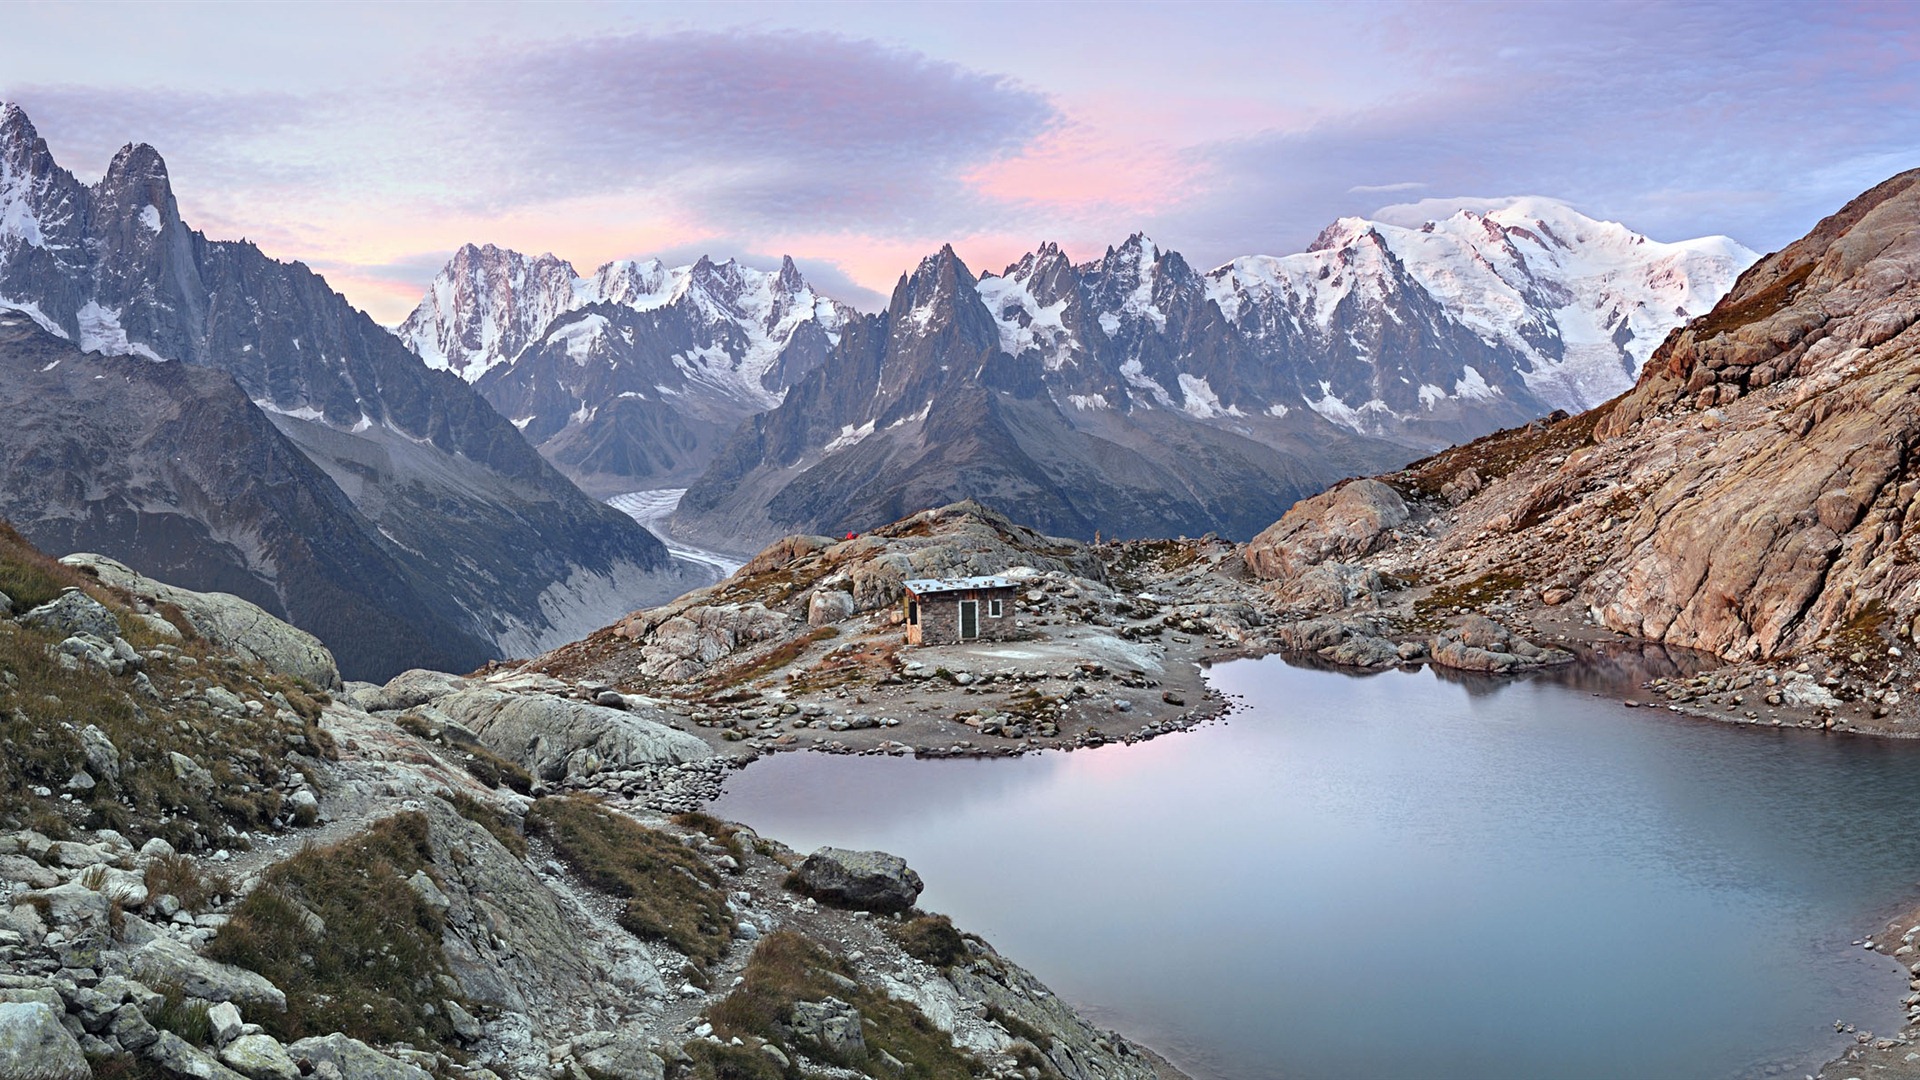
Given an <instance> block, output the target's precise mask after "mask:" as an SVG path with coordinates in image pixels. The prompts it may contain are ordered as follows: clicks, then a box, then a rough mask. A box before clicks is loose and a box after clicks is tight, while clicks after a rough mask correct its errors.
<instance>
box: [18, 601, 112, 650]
mask: <svg viewBox="0 0 1920 1080" xmlns="http://www.w3.org/2000/svg"><path fill="white" fill-rule="evenodd" d="M20 622H21V623H22V624H23V625H26V626H31V627H33V628H34V629H36V630H51V631H53V632H54V633H57V634H63V635H68V636H72V635H76V634H92V635H93V636H94V637H96V638H99V639H100V640H101V641H112V640H113V639H114V638H116V637H119V636H120V620H119V619H118V618H116V617H115V616H114V614H113V612H112V611H110V610H108V608H107V606H106V605H105V604H102V603H101V602H100V601H98V600H95V599H94V598H93V597H91V596H88V595H87V594H86V593H84V592H81V591H80V590H79V589H67V590H66V591H64V592H62V593H61V594H60V595H59V596H56V597H54V598H53V599H51V600H49V601H47V602H46V603H44V604H41V605H40V606H39V607H37V608H34V609H33V610H32V611H29V612H27V613H26V614H25V615H22V616H20Z"/></svg>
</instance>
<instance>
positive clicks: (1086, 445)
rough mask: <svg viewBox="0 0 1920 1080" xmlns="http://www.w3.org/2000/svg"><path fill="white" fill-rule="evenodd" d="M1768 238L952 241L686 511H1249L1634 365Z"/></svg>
mask: <svg viewBox="0 0 1920 1080" xmlns="http://www.w3.org/2000/svg"><path fill="white" fill-rule="evenodd" d="M1753 257H1754V256H1753V253H1752V252H1750V251H1748V250H1747V249H1745V248H1743V247H1741V246H1740V245H1738V244H1736V243H1734V242H1733V241H1731V240H1728V239H1726V238H1724V237H1711V238H1707V239H1703V240H1695V241H1688V242H1685V243H1680V244H1659V243H1655V242H1654V241H1651V240H1648V239H1646V238H1645V237H1643V236H1639V235H1638V234H1635V233H1633V232H1631V231H1630V230H1628V229H1626V228H1625V227H1623V226H1620V225H1616V224H1612V223H1608V222H1600V221H1595V220H1592V219H1590V218H1587V217H1585V216H1583V215H1580V214H1578V213H1577V212H1575V211H1573V210H1571V209H1570V208H1568V207H1566V206H1565V205H1564V204H1560V203H1556V202H1553V201H1551V200H1545V199H1524V200H1515V201H1513V202H1511V203H1510V204H1508V205H1505V206H1503V207H1501V208H1499V209H1497V210H1494V211H1492V212H1485V213H1464V212H1463V213H1460V214H1456V215H1454V216H1452V217H1449V218H1448V219H1446V220H1445V221H1439V222H1430V223H1427V224H1425V225H1422V226H1421V227H1419V228H1401V227H1396V226H1392V225H1385V224H1380V223H1376V222H1367V221H1361V220H1358V219H1345V220H1342V221H1339V222H1336V223H1335V224H1334V225H1332V226H1331V227H1329V228H1328V229H1327V230H1326V231H1325V232H1324V233H1323V234H1322V235H1321V237H1320V239H1319V241H1318V242H1317V243H1315V244H1314V246H1313V248H1312V249H1311V250H1309V251H1306V252H1303V253H1301V254H1298V255H1291V256H1285V257H1280V258H1273V257H1266V256H1250V257H1246V258H1241V259H1236V260H1234V261H1233V262H1231V263H1229V264H1227V265H1226V266H1223V267H1220V268H1219V269H1216V270H1214V271H1212V272H1209V273H1201V272H1199V271H1197V270H1195V269H1194V268H1193V267H1192V266H1190V265H1189V264H1188V263H1187V262H1186V260H1185V259H1183V258H1182V257H1181V256H1180V255H1179V253H1177V252H1173V251H1168V250H1166V249H1164V248H1161V247H1160V246H1159V245H1157V244H1155V243H1154V242H1153V241H1152V240H1150V239H1148V238H1146V237H1145V236H1141V235H1135V236H1132V237H1130V238H1128V239H1127V241H1126V242H1125V243H1123V244H1121V245H1119V246H1118V247H1112V248H1108V249H1107V251H1106V252H1105V253H1104V254H1103V255H1102V256H1101V257H1100V258H1098V259H1094V260H1090V261H1088V262H1084V263H1080V264H1075V263H1073V262H1072V261H1071V260H1070V259H1069V258H1068V257H1067V256H1066V255H1065V253H1063V252H1062V251H1061V250H1060V249H1059V247H1058V246H1056V245H1052V244H1047V245H1042V246H1041V247H1040V248H1039V249H1038V250H1037V251H1034V252H1032V253H1030V254H1028V255H1026V256H1024V257H1022V258H1021V259H1020V260H1019V261H1017V262H1015V263H1014V264H1013V265H1011V266H1009V267H1007V269H1006V271H1005V272H1004V273H1002V274H999V275H992V274H988V275H985V276H983V277H981V278H979V279H977V280H976V279H975V278H973V276H972V275H971V274H970V273H969V272H968V271H967V269H966V267H965V266H964V265H963V264H962V263H960V261H959V260H958V259H957V258H956V257H955V256H954V255H953V252H952V250H951V249H945V250H943V251H942V252H941V253H939V254H937V255H934V256H929V257H928V259H926V260H924V261H922V263H921V264H920V266H919V267H918V268H917V269H916V270H915V271H914V272H913V273H911V274H909V275H906V276H905V277H903V278H902V279H901V281H900V284H899V286H898V287H897V288H896V290H895V292H894V296H893V301H892V304H891V305H890V306H889V308H888V310H887V311H886V312H884V313H882V314H880V315H877V316H873V317H871V319H870V320H869V321H866V322H859V323H855V324H852V325H849V327H848V329H847V331H846V334H845V337H844V338H843V340H842V342H841V343H840V345H839V347H838V348H836V349H835V350H834V352H833V353H832V355H831V356H830V357H829V358H828V359H827V361H826V362H825V363H823V364H822V365H821V367H820V368H818V369H817V370H816V371H815V373H814V375H813V376H811V377H809V378H808V379H806V380H803V381H802V382H801V383H800V384H798V385H796V386H795V388H794V390H793V392H792V393H791V394H790V395H789V396H788V397H787V399H786V400H785V401H784V402H783V403H782V404H781V405H780V407H778V408H776V409H774V410H772V411H770V412H768V413H766V414H765V415H763V416H759V417H756V418H755V419H754V420H753V421H752V422H751V423H750V424H748V425H746V426H743V427H742V428H741V429H740V431H739V433H738V434H737V435H736V436H735V437H734V438H733V439H732V440H731V441H730V442H729V443H728V445H727V446H726V448H725V449H724V450H722V451H721V452H720V454H719V457H718V459H716V461H715V463H714V465H713V466H712V467H711V468H710V469H709V470H708V471H707V473H706V474H705V475H703V476H702V477H701V478H700V479H699V480H698V481H697V482H695V483H693V484H692V485H691V487H690V488H689V490H688V492H687V495H686V498H685V500H684V501H683V503H682V504H681V509H680V511H679V512H678V513H677V514H676V515H675V517H674V519H673V520H674V523H675V527H676V529H677V530H680V531H682V532H683V533H684V534H685V535H689V536H698V537H701V538H703V539H705V540H706V541H707V542H709V543H712V544H715V545H718V546H726V544H727V543H728V541H729V540H730V539H731V540H733V541H734V542H735V543H736V544H738V542H739V540H740V539H741V538H745V537H764V536H770V535H773V534H776V533H778V532H781V531H792V530H795V529H809V530H813V531H827V532H838V531H840V530H842V529H860V528H865V527H867V526H869V525H871V524H873V523H875V522H878V521H885V520H892V519H893V518H897V517H899V516H901V515H903V514H907V513H911V512H913V510H915V509H917V508H919V507H920V506H922V505H933V504H934V503H935V502H937V501H940V500H945V499H948V498H960V497H964V496H973V497H976V498H980V499H982V500H983V501H986V502H988V503H990V504H996V505H1000V506H1001V508H1002V509H1004V510H1006V511H1007V512H1008V513H1011V514H1013V515H1014V516H1016V517H1019V518H1021V519H1022V520H1027V521H1032V522H1034V523H1036V524H1038V525H1039V526H1040V527H1042V528H1044V529H1049V530H1052V531H1055V532H1059V533H1064V534H1071V535H1091V534H1092V533H1093V532H1094V531H1095V530H1096V529H1099V530H1102V531H1104V532H1106V534H1107V535H1125V534H1126V533H1128V532H1136V533H1146V532H1155V531H1160V532H1172V531H1185V532H1190V533H1198V532H1204V531H1208V530H1214V531H1219V532H1221V533H1224V534H1228V535H1237V534H1239V533H1242V532H1245V531H1246V530H1245V524H1246V521H1247V520H1251V519H1254V518H1257V517H1259V516H1263V515H1266V514H1268V512H1269V509H1270V508H1271V506H1277V507H1278V508H1279V509H1281V510H1284V509H1285V507H1286V505H1287V504H1288V503H1290V502H1291V501H1292V500H1293V499H1294V498H1295V497H1296V496H1297V495H1299V494H1304V493H1308V492H1310V491H1312V490H1317V489H1318V486H1320V485H1324V484H1325V483H1328V482H1330V481H1332V480H1335V479H1338V478H1340V477H1341V476H1344V475H1350V474H1351V472H1352V471H1354V470H1355V467H1356V466H1357V464H1358V463H1359V462H1361V461H1367V460H1384V461H1393V462H1395V463H1396V464H1398V463H1401V462H1404V461H1405V460H1407V459H1409V458H1412V457H1415V456H1418V454H1419V452H1421V451H1425V450H1429V449H1432V448H1435V447H1438V446H1441V445H1445V444H1447V443H1452V442H1457V441H1463V440H1466V439H1471V438H1474V437H1477V436H1480V435H1483V434H1486V433H1487V432H1490V431H1493V430H1496V429H1498V428H1501V427H1506V426H1511V425H1514V424H1519V423H1524V422H1526V421H1528V420H1531V419H1533V418H1535V417H1538V416H1541V415H1543V414H1545V413H1548V412H1550V411H1551V410H1553V409H1554V408H1569V409H1580V408H1585V407H1588V406H1590V405H1592V404H1597V403H1598V402H1599V401H1601V400H1604V399H1605V398H1607V397H1610V396H1612V395H1613V394H1616V393H1618V392H1620V391H1622V390H1624V389H1626V388H1627V387H1628V386H1630V385H1632V382H1633V378H1634V376H1635V375H1637V373H1638V372H1639V369H1640V366H1641V365H1642V364H1643V363H1645V361H1646V358H1647V357H1648V356H1649V355H1650V354H1651V352H1652V350H1653V348H1654V347H1655V346H1657V345H1658V344H1659V342H1660V340H1661V339H1662V338H1663V337H1664V336H1665V335H1666V333H1667V332H1668V331H1669V330H1670V329H1672V328H1673V327H1675V326H1678V325H1679V324H1681V323H1682V322H1684V321H1686V319H1687V318H1689V317H1690V316H1692V315H1694V314H1698V313H1701V312H1704V311H1705V310H1706V309H1707V308H1708V307H1710V306H1711V305H1712V304H1713V303H1714V302H1715V301H1716V300H1718V299H1719V297H1720V296H1721V295H1723V294H1724V293H1725V292H1726V290H1727V289H1728V288H1729V287H1730V286H1731V285H1732V283H1733V281H1734V279H1735V278H1736V277H1737V276H1738V274H1739V272H1740V271H1741V270H1742V269H1744V268H1745V267H1746V266H1747V265H1748V264H1749V263H1751V261H1752V260H1753ZM936 496H937V498H936Z"/></svg>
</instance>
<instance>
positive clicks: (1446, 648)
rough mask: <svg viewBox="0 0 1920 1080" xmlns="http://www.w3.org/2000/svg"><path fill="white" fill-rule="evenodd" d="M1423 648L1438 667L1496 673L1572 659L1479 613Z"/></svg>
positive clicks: (1468, 617)
mask: <svg viewBox="0 0 1920 1080" xmlns="http://www.w3.org/2000/svg"><path fill="white" fill-rule="evenodd" d="M1427 648H1428V651H1429V653H1430V654H1431V655H1430V658H1431V659H1432V661H1433V662H1434V663H1435V664H1438V665H1439V666H1441V667H1449V668H1454V669H1456V670H1459V671H1484V672H1490V673H1492V674H1496V675H1504V674H1507V673H1508V672H1512V671H1520V670H1524V669H1526V668H1536V667H1546V666H1549V665H1552V664H1567V663H1571V662H1572V661H1573V654H1572V653H1569V652H1565V651H1563V650H1561V649H1543V648H1541V647H1540V646H1538V645H1535V644H1534V643H1533V642H1531V641H1528V640H1527V639H1525V638H1523V637H1520V636H1519V635H1517V634H1515V633H1513V632H1512V631H1510V630H1508V629H1507V628H1506V627H1503V626H1501V625H1500V624H1499V623H1496V622H1494V621H1493V620H1492V619H1488V618H1486V617H1484V616H1480V615H1468V616H1466V617H1465V618H1463V619H1461V620H1460V622H1459V624H1458V625H1456V626H1451V627H1448V628H1447V629H1445V630H1442V631H1441V632H1440V633H1438V634H1436V635H1435V636H1434V638H1433V641H1432V642H1431V643H1430V644H1429V645H1428V646H1427Z"/></svg>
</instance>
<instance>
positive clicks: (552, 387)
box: [398, 244, 854, 494]
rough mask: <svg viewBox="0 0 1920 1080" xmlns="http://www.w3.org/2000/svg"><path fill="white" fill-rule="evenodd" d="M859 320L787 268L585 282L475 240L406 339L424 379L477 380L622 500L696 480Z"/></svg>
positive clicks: (620, 268) (567, 270)
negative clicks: (439, 371)
mask: <svg viewBox="0 0 1920 1080" xmlns="http://www.w3.org/2000/svg"><path fill="white" fill-rule="evenodd" d="M853 314H854V313H853V312H852V311H851V310H850V309H848V308H845V307H843V306H841V305H840V304H838V303H836V302H834V301H832V300H829V299H827V298H826V297H824V296H821V295H820V294H819V293H818V292H817V291H816V290H815V289H814V288H813V286H811V285H810V284H808V283H807V281H806V279H805V278H804V277H803V276H802V275H801V274H800V271H799V269H798V268H797V267H795V266H794V264H793V260H791V259H784V260H782V262H781V265H780V267H779V269H778V270H774V271H761V270H757V269H754V268H752V267H748V266H743V265H741V264H740V263H738V262H735V261H734V260H731V259H729V260H727V261H726V262H723V263H715V262H713V261H712V260H710V259H707V258H704V257H703V258H701V259H699V260H698V261H696V262H694V263H692V264H690V265H687V266H678V267H667V266H665V265H664V264H662V263H661V262H660V261H658V260H648V261H645V262H636V261H631V260H622V261H616V262H611V263H608V264H606V265H605V266H602V267H600V269H599V270H597V271H596V272H595V273H594V274H593V275H592V276H591V277H581V276H579V275H578V274H577V273H575V271H574V269H573V267H572V266H571V265H570V264H568V263H566V262H564V261H562V260H559V259H556V258H554V257H553V256H552V255H542V256H540V257H538V258H532V259H530V258H528V257H526V256H524V255H521V254H520V253H518V252H514V251H505V250H502V249H499V248H496V247H493V246H492V245H488V246H486V247H474V246H473V245H471V244H469V245H467V246H465V247H463V248H461V249H460V250H459V251H458V252H456V253H455V254H454V257H453V259H452V260H451V261H450V262H449V263H448V264H447V266H446V268H445V269H443V270H442V271H441V272H440V274H439V275H438V276H437V277H436V278H435V279H434V282H433V285H432V286H431V287H430V289H429V291H428V293H427V295H426V297H425V298H424V299H422V300H421V302H420V306H419V307H418V308H416V309H415V310H414V312H413V314H412V315H410V316H409V317H408V318H407V321H406V322H405V323H404V324H402V325H401V327H400V328H399V330H398V333H399V335H400V337H401V339H402V340H403V341H405V342H407V343H408V345H409V346H410V347H411V348H412V349H413V350H414V351H415V352H417V353H418V354H419V355H420V357H421V358H422V359H423V360H425V361H426V363H427V365H428V366H429V367H438V368H447V369H450V370H453V371H456V372H458V373H459V374H460V375H461V376H462V377H464V378H466V379H468V380H469V381H471V382H473V383H474V385H475V389H477V390H478V391H479V392H480V393H481V395H482V396H484V397H485V398H486V399H487V400H488V401H489V402H491V403H492V404H493V405H494V407H495V408H497V409H499V410H500V412H501V413H502V414H503V415H505V416H508V417H510V418H511V419H512V420H513V423H514V425H515V426H516V427H518V428H520V430H521V433H522V434H524V435H525V436H526V437H527V439H528V440H529V441H530V442H532V443H533V444H534V445H535V446H536V447H539V448H540V450H541V452H542V453H544V454H545V455H546V456H547V457H548V458H549V459H550V460H552V461H553V462H554V464H556V465H557V466H559V467H560V468H561V469H562V470H563V471H565V472H566V473H567V475H569V476H571V477H573V478H574V479H575V481H576V482H578V483H580V484H581V485H582V486H583V487H585V488H587V489H588V490H590V491H594V492H596V493H599V494H617V493H620V492H625V491H633V490H637V489H640V488H647V487H661V486H676V485H677V484H683V483H685V482H686V481H688V480H691V479H692V478H693V477H694V476H696V475H698V473H699V470H700V469H701V468H703V467H705V465H706V463H707V462H708V461H709V460H711V458H712V456H713V452H714V448H715V446H716V444H718V443H719V442H720V441H722V440H724V439H725V437H726V436H727V435H729V434H731V433H732V431H733V429H734V428H735V427H737V426H738V425H739V423H740V421H742V420H744V419H745V418H746V417H748V416H750V415H752V414H754V413H756V412H760V411H762V410H765V409H768V408H772V407H773V406H774V405H777V404H778V403H779V402H780V399H781V398H782V397H783V396H784V395H785V394H786V391H787V388H788V387H789V386H791V385H792V384H793V381H794V380H795V379H798V378H799V377H800V376H802V375H804V374H805V373H806V372H807V371H809V370H811V369H812V368H813V367H815V366H816V365H818V363H819V362H820V359H821V358H822V357H824V356H825V355H826V353H827V351H828V350H829V349H831V348H832V347H833V345H834V344H835V343H837V342H838V341H839V337H840V331H841V328H842V327H843V326H844V325H845V323H846V321H847V320H848V319H849V318H851V317H852V316H853Z"/></svg>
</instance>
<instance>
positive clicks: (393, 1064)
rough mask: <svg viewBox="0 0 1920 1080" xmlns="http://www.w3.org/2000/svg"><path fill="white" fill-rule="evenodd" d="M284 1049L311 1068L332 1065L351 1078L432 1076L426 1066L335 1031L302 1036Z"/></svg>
mask: <svg viewBox="0 0 1920 1080" xmlns="http://www.w3.org/2000/svg"><path fill="white" fill-rule="evenodd" d="M287 1053H288V1055H289V1056H291V1057H292V1058H293V1059H294V1060H295V1061H297V1062H299V1063H300V1064H302V1065H305V1066H307V1067H308V1068H310V1069H317V1068H318V1067H319V1066H321V1065H332V1066H333V1067H334V1068H336V1069H338V1070H340V1075H341V1076H344V1077H348V1078H350V1080H433V1078H432V1077H431V1076H429V1075H428V1074H427V1073H426V1071H425V1070H423V1069H420V1068H417V1067H415V1066H412V1065H409V1064H407V1063H406V1062H404V1061H396V1060H394V1059H393V1058H390V1057H388V1056H387V1055H385V1054H383V1053H381V1052H380V1051H378V1050H375V1049H374V1048H373V1047H371V1046H368V1045H367V1044H366V1043H363V1042H361V1041H360V1040H359V1039H356V1038H353V1037H352V1036H349V1035H343V1034H341V1033H340V1032H337V1031H336V1032H334V1033H333V1034H331V1035H322V1036H319V1037H317V1038H312V1039H301V1040H300V1041H299V1042H297V1043H294V1044H293V1045H292V1046H289V1047H287Z"/></svg>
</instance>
